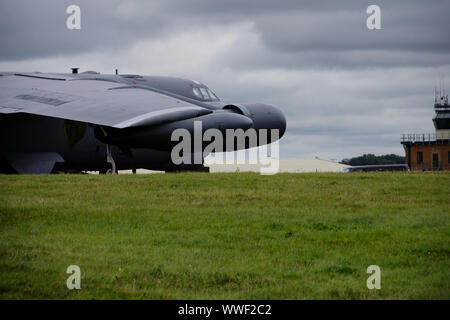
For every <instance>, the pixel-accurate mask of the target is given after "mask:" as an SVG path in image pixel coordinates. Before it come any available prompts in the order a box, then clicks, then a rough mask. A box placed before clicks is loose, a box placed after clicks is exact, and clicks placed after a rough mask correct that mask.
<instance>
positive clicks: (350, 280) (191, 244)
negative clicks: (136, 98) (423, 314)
mask: <svg viewBox="0 0 450 320" xmlns="http://www.w3.org/2000/svg"><path fill="white" fill-rule="evenodd" d="M449 191H450V174H449V173H362V174H358V173H355V174H352V173H349V174H328V173H316V174H278V175H274V176H261V175H259V174H252V173H238V174H236V173H233V174H206V173H183V174H155V175H118V176H104V175H103V176H97V175H37V176H16V175H6V176H5V175H3V176H0V219H1V221H0V228H1V233H0V237H1V238H0V298H3V299H34V298H44V299H450V263H449V262H450V260H449V258H450V242H449V240H450V228H449V215H450V193H449ZM71 264H75V265H79V266H80V268H81V272H82V277H81V286H82V289H81V290H68V289H67V287H66V280H67V277H68V276H69V275H68V274H66V268H67V267H68V266H69V265H71ZM372 264H375V265H378V266H380V268H381V290H368V289H367V287H366V280H367V277H368V276H369V275H368V274H366V269H367V267H368V266H369V265H372Z"/></svg>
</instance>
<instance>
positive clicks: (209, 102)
mask: <svg viewBox="0 0 450 320" xmlns="http://www.w3.org/2000/svg"><path fill="white" fill-rule="evenodd" d="M194 121H202V128H203V130H206V129H208V128H216V129H219V130H221V131H222V132H225V130H226V129H239V128H240V129H243V130H246V129H249V128H254V129H257V130H258V129H278V130H279V137H280V138H281V137H282V136H283V134H284V132H285V130H286V119H285V117H284V115H283V113H282V112H281V111H280V110H279V109H278V108H276V107H274V106H271V105H266V104H245V105H241V104H233V103H232V104H229V103H224V102H222V101H221V100H220V99H219V98H218V97H217V96H216V95H215V94H214V93H213V92H212V91H211V90H210V89H209V88H208V87H207V86H205V85H204V84H202V83H200V82H197V81H194V80H189V79H181V78H174V77H156V76H139V75H102V74H99V73H96V72H92V71H88V72H84V73H77V74H73V73H72V74H70V73H65V74H64V73H58V74H44V73H14V72H0V172H4V173H49V172H52V171H53V172H55V171H66V172H80V171H89V170H92V171H97V170H98V171H100V172H105V171H106V170H108V169H110V168H111V165H112V164H111V161H110V162H109V163H108V162H107V154H108V151H109V156H111V157H112V159H113V160H114V161H113V162H114V165H115V169H116V170H126V169H138V168H145V169H152V170H164V171H173V170H195V169H199V170H202V169H203V166H202V165H178V166H176V165H174V164H173V163H172V162H171V158H170V151H171V148H172V147H173V144H174V143H173V142H171V141H170V137H171V134H172V132H173V130H175V129H177V128H184V129H187V130H189V131H190V132H192V131H193V126H194ZM270 142H272V141H270ZM107 147H108V148H107Z"/></svg>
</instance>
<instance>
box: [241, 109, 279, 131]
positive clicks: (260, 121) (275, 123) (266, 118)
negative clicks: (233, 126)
mask: <svg viewBox="0 0 450 320" xmlns="http://www.w3.org/2000/svg"><path fill="white" fill-rule="evenodd" d="M244 106H245V107H246V108H247V109H248V110H249V111H250V112H251V118H252V120H253V127H254V128H255V129H256V130H259V129H268V130H272V129H278V130H279V138H281V137H282V136H283V135H284V133H285V132H286V117H285V116H284V114H283V112H281V110H280V109H278V108H277V107H275V106H272V105H268V104H259V103H258V104H246V105H244Z"/></svg>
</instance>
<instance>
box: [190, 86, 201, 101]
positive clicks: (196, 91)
mask: <svg viewBox="0 0 450 320" xmlns="http://www.w3.org/2000/svg"><path fill="white" fill-rule="evenodd" d="M192 91H194V94H195V95H196V96H197V97H199V98H200V99H203V96H202V94H201V93H200V90H199V89H198V88H197V87H194V88H192Z"/></svg>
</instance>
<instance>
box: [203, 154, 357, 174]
mask: <svg viewBox="0 0 450 320" xmlns="http://www.w3.org/2000/svg"><path fill="white" fill-rule="evenodd" d="M279 161H280V170H279V172H293V173H295V172H341V171H342V169H343V168H347V167H349V166H347V165H345V164H340V163H337V162H333V161H328V160H321V159H280V160H279ZM205 166H206V167H209V171H210V172H260V168H261V165H260V164H233V165H230V164H212V163H209V162H208V158H206V159H205Z"/></svg>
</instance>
